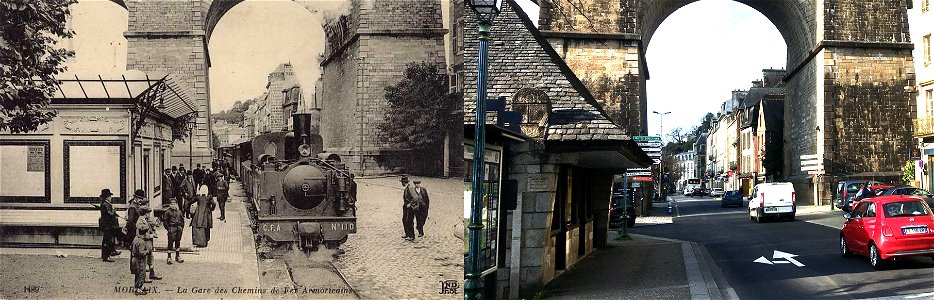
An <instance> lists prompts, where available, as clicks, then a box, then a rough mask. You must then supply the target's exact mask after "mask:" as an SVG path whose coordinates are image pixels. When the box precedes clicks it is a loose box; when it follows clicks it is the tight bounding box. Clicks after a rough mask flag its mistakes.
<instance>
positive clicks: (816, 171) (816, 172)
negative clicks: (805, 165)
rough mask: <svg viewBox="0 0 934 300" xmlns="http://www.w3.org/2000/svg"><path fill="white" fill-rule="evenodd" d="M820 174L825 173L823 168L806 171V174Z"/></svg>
mask: <svg viewBox="0 0 934 300" xmlns="http://www.w3.org/2000/svg"><path fill="white" fill-rule="evenodd" d="M821 174H825V173H824V170H812V171H808V175H821Z"/></svg>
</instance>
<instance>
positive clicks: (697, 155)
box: [694, 132, 710, 186]
mask: <svg viewBox="0 0 934 300" xmlns="http://www.w3.org/2000/svg"><path fill="white" fill-rule="evenodd" d="M707 134H708V133H707V132H702V133H701V134H700V136H698V137H697V140H696V141H694V174H695V175H696V176H697V178H700V179H701V183H705V186H706V182H707V180H708V179H709V178H710V177H709V176H708V175H707Z"/></svg>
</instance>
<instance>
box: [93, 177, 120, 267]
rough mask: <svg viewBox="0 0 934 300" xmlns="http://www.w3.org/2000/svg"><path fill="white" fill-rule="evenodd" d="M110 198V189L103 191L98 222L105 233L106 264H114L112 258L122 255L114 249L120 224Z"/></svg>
mask: <svg viewBox="0 0 934 300" xmlns="http://www.w3.org/2000/svg"><path fill="white" fill-rule="evenodd" d="M110 196H113V193H111V192H110V189H103V190H101V196H100V198H101V207H100V208H101V217H100V219H98V220H97V223H98V225H99V226H100V228H101V232H102V233H103V239H102V240H101V259H102V260H104V261H106V262H114V260H113V259H112V258H110V257H111V256H115V255H120V251H116V250H115V249H114V248H115V247H114V242H115V240H114V239H116V237H117V230H120V224H119V223H117V212H116V211H114V206H113V204H112V203H110Z"/></svg>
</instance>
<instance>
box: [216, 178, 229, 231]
mask: <svg viewBox="0 0 934 300" xmlns="http://www.w3.org/2000/svg"><path fill="white" fill-rule="evenodd" d="M216 181H217V206H218V207H220V209H221V216H220V218H218V219H220V220H221V221H226V220H227V215H226V214H225V213H224V205H225V204H227V197H228V196H229V194H228V190H229V188H230V185H229V184H228V183H227V179H224V175H222V174H217V180H216Z"/></svg>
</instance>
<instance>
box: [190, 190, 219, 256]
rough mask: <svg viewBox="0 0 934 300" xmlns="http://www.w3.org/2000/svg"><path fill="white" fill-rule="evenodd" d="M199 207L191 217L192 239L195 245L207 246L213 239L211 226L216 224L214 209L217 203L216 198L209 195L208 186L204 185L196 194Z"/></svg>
mask: <svg viewBox="0 0 934 300" xmlns="http://www.w3.org/2000/svg"><path fill="white" fill-rule="evenodd" d="M195 200H196V201H198V202H197V205H198V206H197V208H195V213H194V216H193V217H192V218H191V227H192V228H191V241H192V244H194V245H195V247H207V246H208V241H210V240H211V227H213V226H214V222H213V218H212V213H211V212H212V211H214V207H216V206H217V203H216V202H214V198H213V197H211V196H210V195H208V187H207V186H205V185H202V186H201V188H199V189H198V194H197V196H195Z"/></svg>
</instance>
